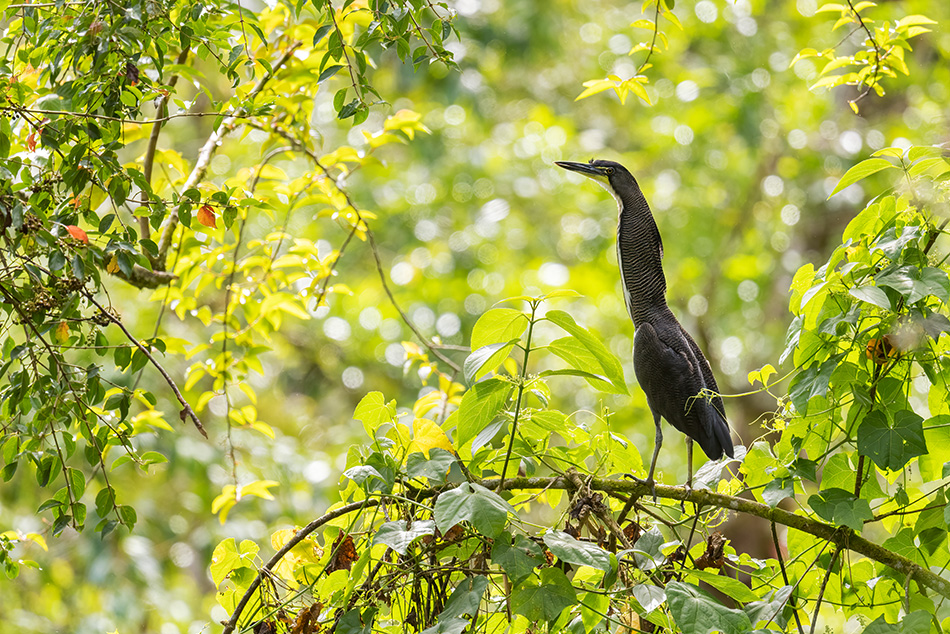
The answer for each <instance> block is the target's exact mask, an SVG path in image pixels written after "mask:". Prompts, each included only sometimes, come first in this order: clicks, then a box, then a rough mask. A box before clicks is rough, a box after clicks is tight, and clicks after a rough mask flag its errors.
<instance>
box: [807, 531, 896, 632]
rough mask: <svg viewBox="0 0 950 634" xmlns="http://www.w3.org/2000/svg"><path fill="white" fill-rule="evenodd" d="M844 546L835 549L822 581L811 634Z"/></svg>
mask: <svg viewBox="0 0 950 634" xmlns="http://www.w3.org/2000/svg"><path fill="white" fill-rule="evenodd" d="M841 548H842V546H841V545H840V544H839V545H838V546H837V547H836V548H835V552H834V554H833V555H832V556H831V563H829V564H828V570H827V572H825V578H824V579H822V580H821V589H820V590H819V591H818V600H817V601H816V602H815V614H814V616H812V618H811V629H810V630H809V634H815V626H817V625H818V610H820V609H821V598H822V597H823V596H824V594H825V588H826V587H828V579H830V578H831V573H832V572H833V571H834V568H835V563H836V562H837V561H838V555H839V554H840V553H841ZM911 574H912V573H908V575H907V578H908V580H909V579H910V576H911Z"/></svg>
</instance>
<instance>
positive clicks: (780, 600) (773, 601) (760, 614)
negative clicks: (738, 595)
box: [742, 586, 793, 630]
mask: <svg viewBox="0 0 950 634" xmlns="http://www.w3.org/2000/svg"><path fill="white" fill-rule="evenodd" d="M792 590H793V586H782V587H781V588H779V589H777V590H774V591H772V592H769V593H768V594H767V595H766V596H765V599H764V600H761V601H751V602H749V603H747V604H746V605H744V606H743V607H742V611H743V612H745V613H746V615H747V616H748V617H749V620H750V621H751V622H752V625H753V626H756V625H758V624H759V622H761V621H766V622H773V621H774V622H775V623H777V624H778V626H779V627H780V628H782V629H783V630H784V628H785V624H786V623H787V622H788V616H789V613H790V612H791V609H792V608H791V606H789V605H788V598H789V596H791V594H792Z"/></svg>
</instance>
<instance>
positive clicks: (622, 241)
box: [617, 191, 669, 326]
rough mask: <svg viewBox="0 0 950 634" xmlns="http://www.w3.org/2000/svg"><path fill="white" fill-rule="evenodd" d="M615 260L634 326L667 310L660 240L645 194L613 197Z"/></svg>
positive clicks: (651, 319)
mask: <svg viewBox="0 0 950 634" xmlns="http://www.w3.org/2000/svg"><path fill="white" fill-rule="evenodd" d="M617 204H618V206H619V210H620V222H619V225H618V227H617V260H618V262H619V265H620V274H621V278H622V279H623V288H624V300H625V302H626V304H627V311H628V312H629V313H630V317H631V318H632V319H633V323H634V325H635V326H639V325H640V324H641V323H643V322H649V321H653V320H654V318H656V317H658V316H660V315H661V314H665V313H666V312H668V311H669V308H668V307H667V305H666V278H665V277H664V276H663V265H662V259H663V243H662V241H661V240H660V231H659V229H657V226H656V222H655V221H654V220H653V214H652V212H651V211H650V206H649V205H648V204H647V201H646V198H644V197H643V194H642V193H641V192H639V191H638V192H636V193H635V194H630V195H626V196H623V197H618V198H617Z"/></svg>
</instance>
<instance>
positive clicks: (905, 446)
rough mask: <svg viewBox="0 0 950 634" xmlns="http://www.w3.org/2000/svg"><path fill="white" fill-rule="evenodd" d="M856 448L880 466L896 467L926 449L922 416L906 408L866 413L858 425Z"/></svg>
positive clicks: (898, 467) (923, 452)
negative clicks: (888, 412) (889, 412)
mask: <svg viewBox="0 0 950 634" xmlns="http://www.w3.org/2000/svg"><path fill="white" fill-rule="evenodd" d="M858 451H860V452H861V453H862V454H864V455H865V456H868V457H869V458H871V459H872V460H873V461H874V464H876V465H877V466H878V467H880V468H881V469H889V470H891V471H897V470H898V469H901V468H902V467H903V466H904V465H906V464H907V463H908V462H910V461H911V459H913V458H916V457H917V456H920V455H923V454H925V453H927V443H926V442H924V431H923V419H922V418H921V417H920V416H918V415H917V414H916V413H914V412H912V411H909V410H898V411H896V412H894V414H893V418H891V417H889V416H887V415H886V414H885V413H884V412H882V411H880V410H874V411H872V412H870V413H868V415H867V416H865V417H864V420H863V421H861V425H860V426H859V427H858Z"/></svg>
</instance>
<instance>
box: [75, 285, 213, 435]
mask: <svg viewBox="0 0 950 634" xmlns="http://www.w3.org/2000/svg"><path fill="white" fill-rule="evenodd" d="M80 292H81V293H82V294H83V295H84V296H85V297H86V299H87V300H88V301H89V303H91V304H92V305H93V306H95V307H96V308H98V309H99V311H100V312H101V313H102V314H103V315H105V316H106V318H108V320H109V321H111V322H112V323H114V324H115V325H116V326H118V327H119V328H120V329H121V330H122V332H123V333H125V336H126V338H127V339H128V340H129V341H131V342H132V343H133V344H135V347H136V348H138V349H139V350H140V351H141V352H142V354H144V355H145V357H146V358H147V359H148V360H149V361H150V362H151V364H152V365H153V366H155V368H156V369H157V370H158V371H159V372H160V373H161V375H162V376H163V377H164V378H165V382H166V383H168V386H169V387H170V388H171V389H172V392H174V393H175V397H176V398H177V399H178V402H179V403H180V404H181V413H180V418H181V420H182V422H184V420H185V418H186V417H188V418H190V419H191V422H192V423H193V424H194V426H195V427H196V428H197V429H198V431H199V432H201V435H202V436H204V437H205V438H207V437H208V432H206V431H205V428H204V426H203V425H202V424H201V421H200V420H198V416H197V415H196V414H195V411H194V410H193V409H191V405H189V404H188V401H186V400H185V397H184V396H182V395H181V391H180V390H179V389H178V386H177V385H176V384H175V381H174V379H172V377H171V376H170V375H169V374H168V372H167V371H166V370H165V368H163V367H162V364H160V363H159V362H158V361H157V360H156V359H155V357H153V356H152V353H151V352H149V351H148V348H146V347H145V346H143V345H142V344H141V343H140V342H139V340H138V339H136V338H135V336H133V335H132V333H131V332H129V331H128V329H127V328H126V327H125V324H123V323H122V320H121V319H119V318H118V317H116V316H115V315H113V314H112V313H111V312H109V311H108V310H106V309H105V308H104V307H103V306H102V304H100V303H99V302H97V301H96V298H95V297H93V296H92V295H91V294H90V293H89V292H87V291H86V290H84V289H80Z"/></svg>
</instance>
